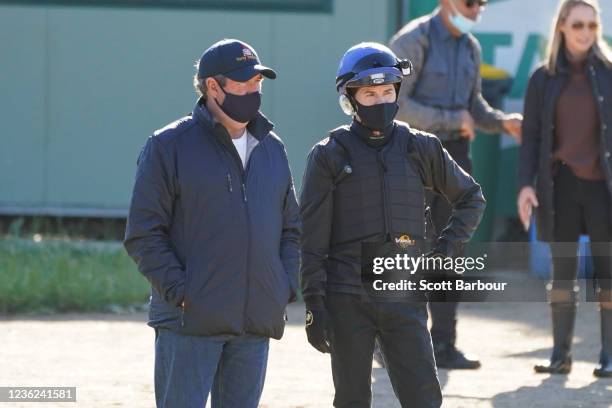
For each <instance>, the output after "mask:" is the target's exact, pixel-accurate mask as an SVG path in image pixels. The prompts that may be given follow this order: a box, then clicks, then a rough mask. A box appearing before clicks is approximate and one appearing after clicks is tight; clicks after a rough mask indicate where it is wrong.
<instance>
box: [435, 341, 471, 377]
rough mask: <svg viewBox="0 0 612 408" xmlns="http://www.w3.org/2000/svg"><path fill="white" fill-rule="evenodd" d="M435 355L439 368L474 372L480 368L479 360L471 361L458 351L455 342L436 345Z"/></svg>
mask: <svg viewBox="0 0 612 408" xmlns="http://www.w3.org/2000/svg"><path fill="white" fill-rule="evenodd" d="M434 355H435V357H436V366H437V367H438V368H447V369H451V370H452V369H456V370H473V369H476V368H480V361H478V359H470V358H468V357H466V356H465V355H464V354H463V353H462V352H461V351H460V350H458V349H457V348H456V347H455V345H454V344H453V342H449V343H438V344H435V345H434Z"/></svg>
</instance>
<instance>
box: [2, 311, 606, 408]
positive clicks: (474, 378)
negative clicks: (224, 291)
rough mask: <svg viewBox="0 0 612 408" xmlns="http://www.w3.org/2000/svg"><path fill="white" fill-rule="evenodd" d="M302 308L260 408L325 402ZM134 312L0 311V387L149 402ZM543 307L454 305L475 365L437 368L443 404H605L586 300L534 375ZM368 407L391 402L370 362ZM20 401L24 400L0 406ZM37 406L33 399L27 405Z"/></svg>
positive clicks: (109, 402)
mask: <svg viewBox="0 0 612 408" xmlns="http://www.w3.org/2000/svg"><path fill="white" fill-rule="evenodd" d="M303 310H304V306H303V305H301V304H296V305H291V306H290V308H289V324H288V326H287V330H286V332H285V337H284V338H283V339H282V340H281V341H273V342H272V343H271V351H270V360H269V365H268V376H267V380H266V386H265V389H264V394H263V396H262V399H261V407H266V408H276V407H278V408H298V407H300V408H302V407H304V408H305V407H309V408H310V407H326V408H329V407H331V406H332V399H333V385H332V379H331V372H330V363H329V356H328V355H323V354H320V353H319V352H317V351H316V350H314V349H312V348H311V347H310V346H309V345H308V343H307V342H306V335H305V332H304V329H303V326H302V321H303V316H304V313H303ZM145 321H146V316H145V314H144V313H131V314H67V315H55V316H45V317H31V316H11V317H6V316H4V317H2V316H0V333H2V335H1V337H0V338H1V339H2V345H3V347H2V348H1V349H0V362H1V363H0V385H2V386H76V387H77V401H78V402H77V403H76V404H74V403H65V404H58V403H49V404H41V405H40V406H53V407H68V408H70V407H74V406H79V407H130V408H137V407H154V397H153V337H154V335H153V330H152V329H150V328H149V327H147V326H146V325H145V323H144V322H145ZM549 331H550V322H549V314H548V308H547V306H546V305H545V304H542V303H478V304H475V303H474V304H463V305H461V307H460V323H459V340H458V342H459V346H460V347H461V348H462V349H463V350H465V351H467V352H469V353H473V354H478V355H479V357H480V358H481V360H482V362H483V367H482V368H481V369H480V370H476V371H447V370H440V372H439V377H440V383H441V385H442V387H443V394H444V405H443V406H444V407H453V408H454V407H457V408H458V407H461V408H468V407H479V408H480V407H496V408H498V407H499V408H501V407H547V408H548V407H589V408H591V407H592V408H604V407H612V379H606V380H601V379H596V378H595V377H593V375H592V370H593V368H594V366H595V363H596V361H597V356H598V353H599V314H598V312H597V307H596V304H593V303H581V305H580V308H579V313H578V323H577V327H576V337H575V342H574V344H575V347H574V360H575V363H574V368H573V371H572V373H571V374H570V375H568V376H554V377H550V376H547V375H536V374H534V373H533V371H532V366H533V365H534V364H535V363H537V362H539V361H541V360H545V359H546V358H547V357H548V355H549V348H550V345H551V339H550V336H549ZM372 378H373V392H374V402H373V406H374V407H385V408H387V407H399V404H398V403H397V402H396V401H395V397H394V395H393V391H392V389H391V386H390V383H389V379H388V377H387V374H386V372H385V370H384V369H383V368H380V367H378V366H377V365H376V364H375V366H374V368H373V372H372ZM0 406H7V407H21V406H23V407H30V406H32V404H28V403H22V404H17V403H4V404H3V403H0ZM36 406H39V405H36Z"/></svg>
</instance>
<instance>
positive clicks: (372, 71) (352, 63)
mask: <svg viewBox="0 0 612 408" xmlns="http://www.w3.org/2000/svg"><path fill="white" fill-rule="evenodd" d="M411 72H412V64H411V63H410V61H409V60H400V59H399V58H397V56H396V55H395V54H394V53H393V51H391V50H390V49H389V48H388V47H386V46H384V45H382V44H379V43H375V42H363V43H360V44H357V45H355V46H353V47H351V48H349V49H348V51H346V52H345V53H344V56H343V57H342V59H341V60H340V66H339V67H338V72H337V74H336V89H337V90H338V92H340V93H341V94H346V88H355V87H360V86H371V85H382V84H392V83H393V84H398V85H397V86H398V88H399V84H401V82H402V78H403V77H404V76H407V75H410V73H411ZM398 91H399V89H398Z"/></svg>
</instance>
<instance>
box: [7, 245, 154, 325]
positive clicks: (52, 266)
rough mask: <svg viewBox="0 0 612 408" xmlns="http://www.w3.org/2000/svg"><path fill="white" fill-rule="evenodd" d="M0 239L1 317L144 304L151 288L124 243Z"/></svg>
mask: <svg viewBox="0 0 612 408" xmlns="http://www.w3.org/2000/svg"><path fill="white" fill-rule="evenodd" d="M34 238H35V239H33V240H32V239H20V238H13V237H3V238H0V313H5V314H6V313H18V312H35V313H36V312H67V311H106V310H108V307H109V306H110V305H114V306H119V307H125V306H131V305H142V304H144V303H145V302H146V301H147V299H148V297H149V291H150V289H149V284H148V282H147V281H146V279H145V278H144V277H143V276H142V275H141V274H140V273H139V272H138V270H137V269H136V265H135V264H134V262H133V261H132V260H131V259H130V258H129V257H128V255H127V254H126V253H125V250H124V249H123V246H122V245H121V243H119V242H113V241H110V242H105V241H88V240H83V241H74V240H67V239H42V238H41V237H40V235H38V236H36V235H35V236H34Z"/></svg>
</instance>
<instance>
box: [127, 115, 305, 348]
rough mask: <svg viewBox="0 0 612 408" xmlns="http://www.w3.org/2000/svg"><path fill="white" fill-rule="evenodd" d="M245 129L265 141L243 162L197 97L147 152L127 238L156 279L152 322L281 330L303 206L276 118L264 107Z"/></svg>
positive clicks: (197, 328)
mask: <svg viewBox="0 0 612 408" xmlns="http://www.w3.org/2000/svg"><path fill="white" fill-rule="evenodd" d="M248 130H249V133H250V134H251V135H253V136H254V137H255V138H256V139H257V140H258V143H257V145H256V146H255V147H254V148H253V150H252V152H251V155H250V158H249V161H248V165H247V168H246V170H245V169H243V165H242V162H241V160H240V157H239V155H238V152H237V151H236V149H235V147H234V145H233V143H232V142H231V139H230V136H229V134H228V133H227V131H226V130H225V128H224V127H223V126H221V125H220V124H215V123H213V122H212V120H211V118H210V115H209V114H208V112H207V111H206V109H205V108H204V107H203V106H202V105H200V104H198V105H196V107H195V108H194V111H193V113H192V114H191V115H189V116H187V117H185V118H182V119H180V120H178V121H176V122H174V123H172V124H170V125H168V126H166V127H165V128H163V129H161V130H159V131H157V132H155V134H154V135H153V136H152V137H150V138H149V140H148V141H147V143H146V145H145V147H144V149H143V151H142V152H141V154H140V157H139V160H138V170H137V173H136V181H135V185H134V191H133V195H132V202H131V205H130V212H129V216H128V220H127V229H126V234H125V241H124V245H125V248H126V249H127V252H128V253H129V255H130V256H131V257H132V258H133V259H134V260H135V261H136V263H137V265H138V269H139V271H140V272H141V273H142V274H143V275H144V276H145V277H146V278H147V279H148V280H149V282H150V283H151V287H152V296H151V308H150V312H149V324H150V325H151V326H154V327H167V328H169V329H171V330H175V331H177V332H179V333H182V334H190V335H221V334H236V335H238V334H243V333H251V334H256V335H262V336H266V337H272V338H275V339H278V338H280V337H281V336H282V334H283V330H284V325H285V307H286V305H287V303H288V302H290V301H292V300H294V299H295V294H296V290H297V285H298V269H299V237H300V230H301V223H300V220H299V209H298V206H297V202H296V198H295V192H294V187H293V180H292V177H291V171H290V169H289V163H288V160H287V155H286V152H285V148H284V146H283V143H282V142H281V140H280V139H279V138H278V137H277V136H276V135H275V134H274V133H272V131H271V130H272V124H271V123H270V122H269V121H268V120H267V119H266V118H265V117H264V116H263V115H259V116H258V117H257V118H256V119H255V120H253V121H251V122H250V123H249V126H248ZM183 300H184V301H185V307H184V309H183V308H182V307H181V302H182V301H183Z"/></svg>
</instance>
